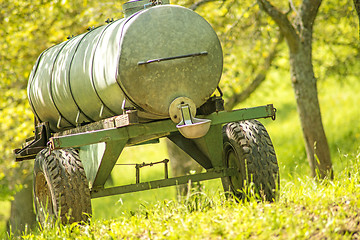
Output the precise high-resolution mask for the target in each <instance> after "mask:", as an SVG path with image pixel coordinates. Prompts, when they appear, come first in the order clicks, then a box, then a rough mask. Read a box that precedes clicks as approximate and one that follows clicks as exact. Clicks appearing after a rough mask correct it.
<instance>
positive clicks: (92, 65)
mask: <svg viewBox="0 0 360 240" xmlns="http://www.w3.org/2000/svg"><path fill="white" fill-rule="evenodd" d="M119 20H121V19H119ZM119 20H116V21H114V22H111V23H109V24H108V25H107V26H106V27H104V29H103V30H102V32H101V33H100V36H99V39H98V40H97V43H96V46H95V48H94V55H93V56H92V60H91V84H92V86H93V88H94V92H95V94H96V96H97V97H98V98H99V100H100V102H101V104H102V105H103V106H104V107H105V108H106V109H108V110H109V111H110V112H111V114H113V115H117V114H116V113H115V112H113V111H112V110H111V109H110V108H109V107H108V106H106V104H105V103H104V101H103V100H102V99H101V98H100V95H99V93H98V91H97V89H96V85H95V83H94V68H93V67H94V61H95V52H96V49H97V48H98V46H99V42H100V40H101V38H102V36H103V35H104V32H105V30H106V29H107V28H108V27H109V26H110V25H111V24H114V23H115V22H117V21H119Z"/></svg>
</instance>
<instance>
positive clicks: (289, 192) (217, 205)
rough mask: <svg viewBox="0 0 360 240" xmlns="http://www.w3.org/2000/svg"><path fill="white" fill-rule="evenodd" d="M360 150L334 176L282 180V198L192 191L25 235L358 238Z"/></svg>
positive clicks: (140, 237) (163, 237)
mask: <svg viewBox="0 0 360 240" xmlns="http://www.w3.org/2000/svg"><path fill="white" fill-rule="evenodd" d="M359 163H360V154H359V155H358V156H357V157H356V156H355V157H351V158H350V160H349V166H348V167H346V168H345V169H344V171H343V172H342V173H341V174H338V175H337V177H336V178H335V179H334V181H327V180H325V181H322V182H316V181H314V180H313V179H310V178H308V177H304V176H302V177H294V178H293V179H292V180H291V181H288V180H284V181H282V189H281V196H280V199H279V200H278V201H277V202H276V203H259V202H257V201H255V200H253V199H251V200H250V201H249V202H245V203H240V204H239V203H236V202H235V201H233V200H227V199H225V197H224V195H223V194H222V193H221V192H217V193H216V194H213V193H209V192H208V191H206V190H205V191H204V192H192V193H191V194H190V195H188V196H187V197H185V198H184V199H183V200H182V201H179V202H178V201H174V200H160V201H155V202H153V203H148V204H142V205H140V206H138V208H137V210H136V211H129V212H124V214H123V215H122V216H119V217H117V218H116V219H107V220H98V219H96V218H94V219H92V221H91V222H90V224H88V225H76V224H73V225H69V226H63V225H60V224H58V225H57V227H55V228H53V227H47V228H45V230H44V231H35V232H32V233H29V234H28V235H26V236H24V238H25V239H59V238H62V239H73V238H76V239H353V238H356V237H360V235H359V233H360V226H359V222H360V215H359V214H360V210H359V207H360V206H359V205H360V203H359V202H358V199H359V197H360V188H359V182H360V176H359V170H360V169H359V166H360V165H359Z"/></svg>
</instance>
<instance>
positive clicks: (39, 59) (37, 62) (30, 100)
mask: <svg viewBox="0 0 360 240" xmlns="http://www.w3.org/2000/svg"><path fill="white" fill-rule="evenodd" d="M47 50H48V49H47ZM47 50H45V51H43V52H42V53H41V54H40V56H39V58H38V59H37V61H36V66H35V68H34V70H33V71H32V73H33V75H32V76H31V79H29V83H28V85H29V89H28V99H29V103H30V106H31V108H32V109H33V112H34V114H35V116H36V118H37V119H38V120H39V121H40V122H42V121H41V119H40V117H39V115H38V114H37V112H36V110H35V107H34V104H33V102H32V99H31V97H30V94H31V88H32V86H33V84H32V83H33V81H34V78H35V74H36V72H37V70H38V67H39V63H40V61H41V58H42V56H43V55H44V53H45V52H46V51H47Z"/></svg>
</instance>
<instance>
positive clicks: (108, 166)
mask: <svg viewBox="0 0 360 240" xmlns="http://www.w3.org/2000/svg"><path fill="white" fill-rule="evenodd" d="M126 142H127V140H126V139H124V140H117V141H110V142H106V143H105V144H106V146H105V151H104V155H103V157H102V159H101V162H100V165H99V169H98V171H97V174H96V176H95V180H94V183H93V186H92V187H93V188H94V187H97V186H103V185H104V184H105V182H106V180H107V179H108V177H109V175H110V173H111V171H112V169H113V168H114V166H115V164H116V162H117V160H118V158H119V156H120V154H121V152H122V150H123V149H124V147H125V145H126Z"/></svg>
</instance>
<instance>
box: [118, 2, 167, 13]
mask: <svg viewBox="0 0 360 240" xmlns="http://www.w3.org/2000/svg"><path fill="white" fill-rule="evenodd" d="M164 4H170V0H132V1H129V2H126V3H124V4H123V12H124V15H125V17H129V16H131V15H133V14H134V13H136V12H138V11H140V10H143V9H146V8H149V7H153V6H156V5H164Z"/></svg>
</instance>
